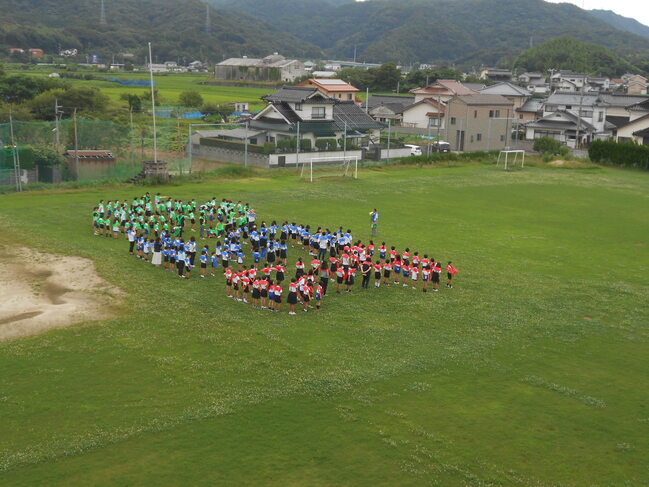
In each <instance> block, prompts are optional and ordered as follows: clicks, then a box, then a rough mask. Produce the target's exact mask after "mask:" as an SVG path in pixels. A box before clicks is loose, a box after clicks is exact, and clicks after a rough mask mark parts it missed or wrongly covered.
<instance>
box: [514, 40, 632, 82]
mask: <svg viewBox="0 0 649 487" xmlns="http://www.w3.org/2000/svg"><path fill="white" fill-rule="evenodd" d="M514 67H516V68H518V69H519V70H520V71H538V72H543V73H544V72H546V71H548V70H549V69H572V70H575V71H577V72H579V73H586V74H591V75H598V74H602V75H605V76H619V75H621V74H623V73H626V72H636V71H638V68H637V67H636V66H633V65H632V64H630V63H629V62H628V61H626V60H625V59H623V58H621V57H620V56H619V55H617V54H616V53H615V52H613V51H612V50H610V49H607V48H605V47H602V46H598V45H597V44H592V43H589V42H583V41H580V40H578V39H573V38H571V37H559V38H557V39H552V40H551V41H547V42H544V43H543V44H540V45H538V46H536V47H534V48H532V49H528V50H527V51H525V52H523V53H522V54H521V55H520V56H519V57H518V58H516V60H515V61H514Z"/></svg>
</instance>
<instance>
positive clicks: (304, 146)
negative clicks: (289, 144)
mask: <svg viewBox="0 0 649 487" xmlns="http://www.w3.org/2000/svg"><path fill="white" fill-rule="evenodd" d="M300 150H301V151H304V152H309V151H310V150H311V139H300Z"/></svg>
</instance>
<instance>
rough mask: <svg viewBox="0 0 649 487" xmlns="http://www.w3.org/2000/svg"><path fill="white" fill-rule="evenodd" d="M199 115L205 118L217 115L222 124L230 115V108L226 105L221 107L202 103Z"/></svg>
mask: <svg viewBox="0 0 649 487" xmlns="http://www.w3.org/2000/svg"><path fill="white" fill-rule="evenodd" d="M201 113H202V114H203V115H207V116H210V115H218V116H220V117H221V118H222V119H223V121H224V122H227V121H228V115H230V114H231V113H232V107H231V106H230V105H228V104H227V103H226V104H222V105H217V104H216V103H204V104H203V105H202V106H201Z"/></svg>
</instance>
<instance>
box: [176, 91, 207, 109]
mask: <svg viewBox="0 0 649 487" xmlns="http://www.w3.org/2000/svg"><path fill="white" fill-rule="evenodd" d="M178 101H179V102H180V104H181V105H182V106H184V107H192V108H198V107H200V106H201V105H203V97H202V96H201V94H200V93H199V92H198V91H194V90H190V91H183V92H182V93H181V94H180V96H179V97H178Z"/></svg>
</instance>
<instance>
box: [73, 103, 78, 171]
mask: <svg viewBox="0 0 649 487" xmlns="http://www.w3.org/2000/svg"><path fill="white" fill-rule="evenodd" d="M74 172H75V174H76V175H77V181H79V134H78V132H77V109H76V108H75V109H74Z"/></svg>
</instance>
